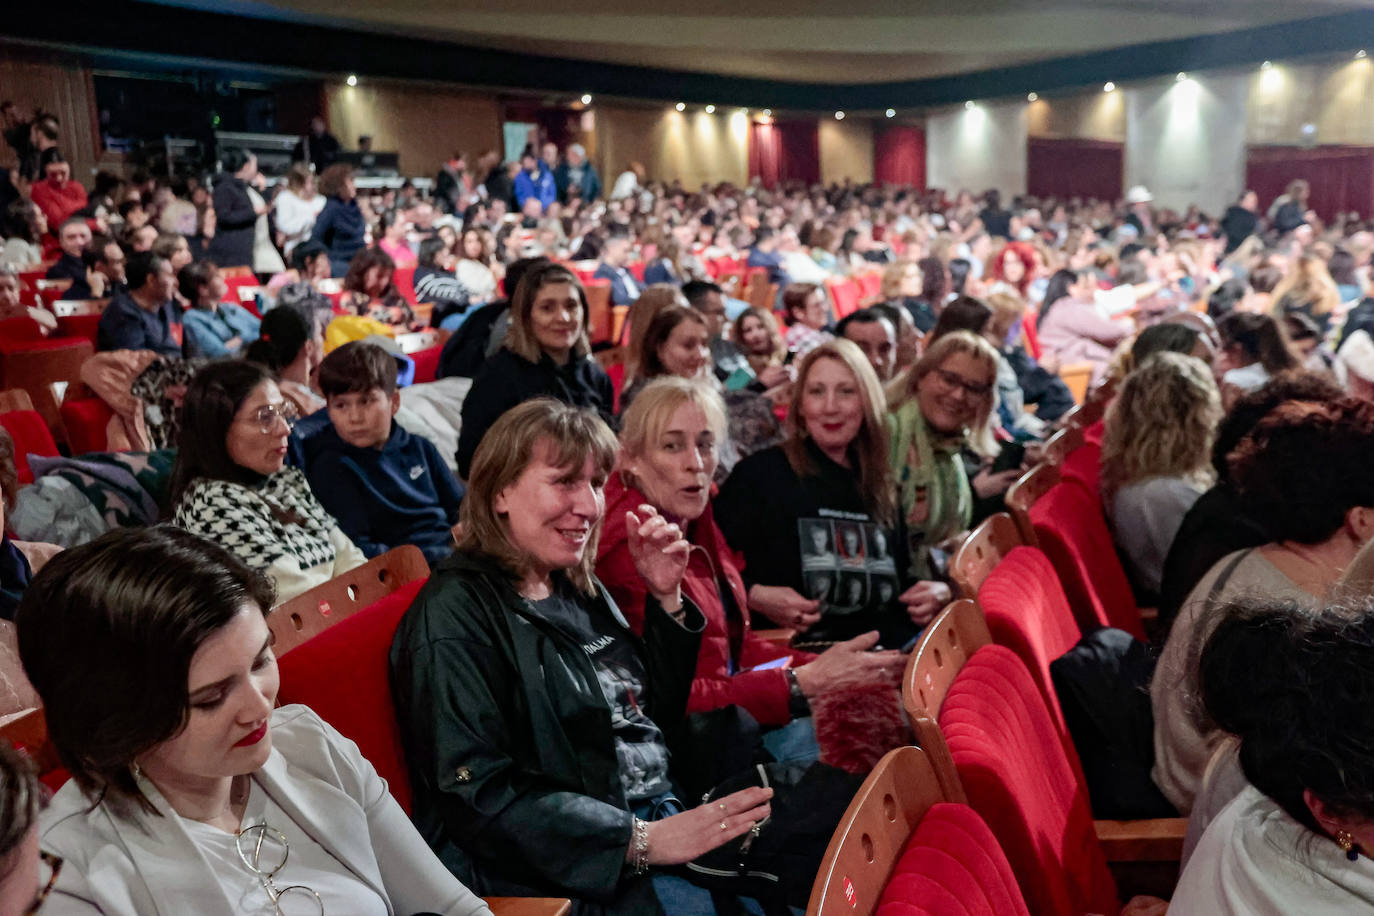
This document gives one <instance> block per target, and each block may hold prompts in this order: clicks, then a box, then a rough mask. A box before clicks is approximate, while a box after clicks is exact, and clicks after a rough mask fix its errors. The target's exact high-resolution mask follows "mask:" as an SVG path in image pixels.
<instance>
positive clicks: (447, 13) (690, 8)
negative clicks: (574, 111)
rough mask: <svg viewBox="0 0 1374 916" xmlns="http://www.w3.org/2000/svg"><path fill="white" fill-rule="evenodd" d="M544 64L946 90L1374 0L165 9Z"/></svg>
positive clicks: (527, 1)
mask: <svg viewBox="0 0 1374 916" xmlns="http://www.w3.org/2000/svg"><path fill="white" fill-rule="evenodd" d="M163 2H169V3H174V4H177V5H183V6H194V7H198V8H204V9H215V10H217V11H220V12H239V13H243V14H245V15H250V16H260V17H271V18H286V19H296V20H302V21H310V22H318V23H327V24H333V25H346V26H352V27H362V28H368V29H374V30H378V31H386V32H392V33H400V34H404V35H411V36H416V37H424V38H432V39H441V40H449V41H453V42H455V43H459V44H468V45H477V46H482V47H490V48H501V49H505V50H511V51H517V52H522V53H527V54H537V55H544V56H550V57H563V58H582V59H589V60H596V61H602V62H610V63H623V64H636V65H642V66H651V67H661V68H666V69H671V70H687V71H694V72H701V73H711V74H718V75H725V76H737V77H760V78H766V79H775V80H787V81H795V82H818V83H832V84H833V83H871V82H886V81H894V80H907V79H921V78H926V77H935V76H948V75H952V74H958V73H966V72H972V71H976V70H984V69H990V68H995V67H1002V66H1009V65H1013V64H1018V63H1028V62H1033V61H1038V60H1048V59H1053V58H1058V57H1065V56H1069V55H1074V54H1083V53H1088V52H1092V51H1101V50H1105V49H1109V48H1114V47H1120V46H1123V45H1131V44H1140V43H1142V42H1150V41H1161V40H1168V39H1177V38H1188V37H1192V36H1198V35H1206V34H1216V33H1221V32H1230V31H1236V30H1238V29H1244V28H1251V27H1255V26H1263V25H1272V24H1275V23H1280V22H1286V21H1293V20H1298V19H1307V18H1311V17H1315V16H1322V15H1327V14H1331V13H1339V12H1345V11H1348V10H1351V9H1357V8H1364V7H1370V6H1374V2H1371V0H1207V2H1196V0H1044V2H1036V3H1029V2H1015V0H960V2H957V3H955V2H950V0H939V2H936V0H657V2H655V3H653V4H652V5H649V4H645V3H643V2H636V0H557V2H555V0H354V2H352V3H349V4H347V5H346V6H341V5H340V3H339V2H338V0H163Z"/></svg>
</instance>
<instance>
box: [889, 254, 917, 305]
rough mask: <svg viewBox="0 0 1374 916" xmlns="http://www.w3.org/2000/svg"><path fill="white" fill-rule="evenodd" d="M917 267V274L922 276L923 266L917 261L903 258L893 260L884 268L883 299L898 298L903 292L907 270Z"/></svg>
mask: <svg viewBox="0 0 1374 916" xmlns="http://www.w3.org/2000/svg"><path fill="white" fill-rule="evenodd" d="M913 267H915V268H916V276H917V278H919V277H920V276H921V268H920V267H919V266H918V265H917V264H916V262H915V261H911V260H907V259H905V258H904V259H902V260H900V261H893V262H892V263H891V264H889V265H887V267H886V268H884V269H883V301H884V302H887V301H889V300H892V299H896V298H897V297H898V296H900V295H901V294H902V280H904V279H905V278H906V272H907V271H908V270H910V269H911V268H913Z"/></svg>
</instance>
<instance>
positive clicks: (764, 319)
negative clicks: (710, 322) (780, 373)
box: [731, 306, 787, 376]
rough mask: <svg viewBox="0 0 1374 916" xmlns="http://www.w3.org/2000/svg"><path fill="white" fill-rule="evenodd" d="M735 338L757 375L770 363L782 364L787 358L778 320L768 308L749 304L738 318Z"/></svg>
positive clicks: (770, 364)
mask: <svg viewBox="0 0 1374 916" xmlns="http://www.w3.org/2000/svg"><path fill="white" fill-rule="evenodd" d="M731 336H732V338H733V339H734V341H735V346H737V347H739V350H740V352H741V353H742V354H744V358H745V359H746V360H747V361H748V362H749V368H750V369H752V370H753V372H754V375H755V376H757V375H758V374H759V373H761V372H763V371H764V370H765V369H767V368H769V367H770V366H781V365H782V364H783V360H785V359H787V344H786V343H784V342H783V339H782V332H781V331H779V330H778V321H777V319H776V318H774V317H773V313H772V312H770V311H768V310H767V309H761V308H755V307H753V306H750V307H749V308H747V309H745V310H744V311H742V312H740V315H739V317H738V318H736V319H735V326H734V331H733V333H732V335H731Z"/></svg>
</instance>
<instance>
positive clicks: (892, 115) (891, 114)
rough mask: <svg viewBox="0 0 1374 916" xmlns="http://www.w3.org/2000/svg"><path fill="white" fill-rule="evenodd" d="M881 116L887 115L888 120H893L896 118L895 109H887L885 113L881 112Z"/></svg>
mask: <svg viewBox="0 0 1374 916" xmlns="http://www.w3.org/2000/svg"><path fill="white" fill-rule="evenodd" d="M883 114H885V115H887V116H888V117H889V118H895V117H897V109H895V108H889V109H888V110H887V111H885V112H883Z"/></svg>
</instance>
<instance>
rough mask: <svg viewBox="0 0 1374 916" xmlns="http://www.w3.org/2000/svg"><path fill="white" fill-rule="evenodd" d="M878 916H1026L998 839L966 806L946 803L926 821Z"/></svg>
mask: <svg viewBox="0 0 1374 916" xmlns="http://www.w3.org/2000/svg"><path fill="white" fill-rule="evenodd" d="M874 912H875V916H1027V910H1026V901H1025V900H1024V899H1023V898H1022V897H1021V890H1020V888H1019V887H1017V885H1016V876H1015V875H1014V874H1012V870H1011V865H1010V863H1008V862H1007V857H1006V855H1004V854H1003V852H1002V848H1001V847H1000V846H998V845H997V839H996V837H994V836H993V835H992V831H991V830H989V829H988V825H987V824H985V823H983V819H982V818H981V817H979V816H978V813H977V812H976V811H974V810H973V809H972V808H970V807H968V806H967V805H957V804H951V803H949V802H942V803H941V804H938V805H935V806H934V807H932V808H931V809H930V810H929V811H927V812H926V815H925V817H923V818H921V823H920V824H919V825H918V826H917V827H916V830H915V832H914V833H912V835H911V839H910V840H908V841H907V845H906V848H905V849H904V850H903V851H902V856H901V858H900V859H898V861H897V867H896V869H895V870H894V871H893V872H892V878H891V879H890V880H889V881H888V883H887V887H886V889H884V891H883V895H882V898H881V899H880V900H879V901H878V908H877V910H875V911H874Z"/></svg>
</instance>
